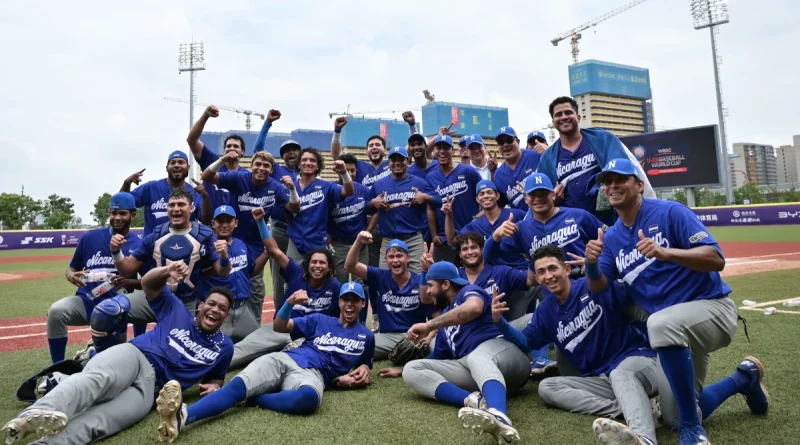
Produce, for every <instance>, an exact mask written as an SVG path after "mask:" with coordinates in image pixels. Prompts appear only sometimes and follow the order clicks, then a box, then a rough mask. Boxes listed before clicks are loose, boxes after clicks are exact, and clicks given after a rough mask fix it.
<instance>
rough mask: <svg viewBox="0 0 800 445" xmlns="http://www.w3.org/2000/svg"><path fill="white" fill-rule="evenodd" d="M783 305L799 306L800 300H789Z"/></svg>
mask: <svg viewBox="0 0 800 445" xmlns="http://www.w3.org/2000/svg"><path fill="white" fill-rule="evenodd" d="M783 305H784V306H786V307H799V306H800V300H792V301H787V302H785V303H783Z"/></svg>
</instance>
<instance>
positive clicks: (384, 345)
mask: <svg viewBox="0 0 800 445" xmlns="http://www.w3.org/2000/svg"><path fill="white" fill-rule="evenodd" d="M406 336H408V334H406V333H405V332H378V333H377V334H375V360H386V359H388V358H389V353H390V352H392V349H394V347H395V346H397V344H398V343H400V342H401V341H403V339H404V338H406Z"/></svg>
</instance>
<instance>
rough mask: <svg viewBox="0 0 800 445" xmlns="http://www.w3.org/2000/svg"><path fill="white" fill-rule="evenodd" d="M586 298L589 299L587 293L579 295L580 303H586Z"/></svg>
mask: <svg viewBox="0 0 800 445" xmlns="http://www.w3.org/2000/svg"><path fill="white" fill-rule="evenodd" d="M588 299H589V294H586V295H584V296H582V297H581V303H586V300H588Z"/></svg>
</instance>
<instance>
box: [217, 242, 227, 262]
mask: <svg viewBox="0 0 800 445" xmlns="http://www.w3.org/2000/svg"><path fill="white" fill-rule="evenodd" d="M214 249H216V251H217V253H218V254H219V257H220V258H223V259H225V258H228V242H227V241H225V240H221V239H220V240H216V241H214Z"/></svg>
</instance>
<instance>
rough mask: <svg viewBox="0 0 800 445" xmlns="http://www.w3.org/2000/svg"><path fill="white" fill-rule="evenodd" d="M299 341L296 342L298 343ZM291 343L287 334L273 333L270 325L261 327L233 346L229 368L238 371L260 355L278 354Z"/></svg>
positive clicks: (290, 338) (273, 330)
mask: <svg viewBox="0 0 800 445" xmlns="http://www.w3.org/2000/svg"><path fill="white" fill-rule="evenodd" d="M300 340H302V339H300ZM300 340H297V341H296V342H297V343H300ZM291 341H292V337H291V336H290V335H289V334H284V333H281V332H275V329H273V328H272V323H267V324H265V325H262V326H261V327H260V328H258V329H256V330H255V331H253V332H251V333H250V335H248V336H247V337H245V338H244V340H242V341H240V342H238V343H236V344H235V345H234V347H233V359H232V360H231V365H230V368H231V369H238V368H241V367H244V366H245V365H247V364H249V363H250V362H252V361H253V360H255V359H257V358H259V357H261V356H262V355H265V354H269V353H271V352H278V351H280V350H281V349H283V348H284V347H285V346H286V345H288V344H289V343H290V342H291Z"/></svg>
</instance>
